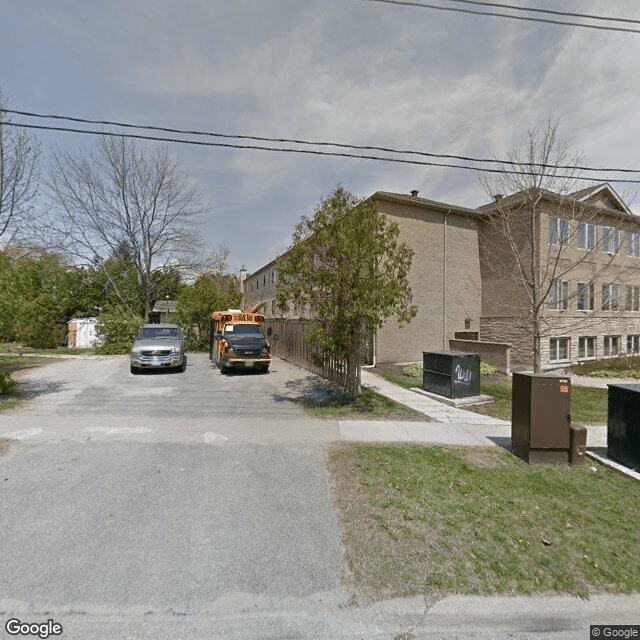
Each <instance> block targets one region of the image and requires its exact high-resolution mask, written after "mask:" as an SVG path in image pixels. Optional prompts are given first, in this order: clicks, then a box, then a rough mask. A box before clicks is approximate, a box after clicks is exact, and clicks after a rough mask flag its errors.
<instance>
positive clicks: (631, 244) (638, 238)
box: [627, 231, 640, 258]
mask: <svg viewBox="0 0 640 640" xmlns="http://www.w3.org/2000/svg"><path fill="white" fill-rule="evenodd" d="M627 255H628V256H629V257H630V258H640V233H638V232H637V231H627Z"/></svg>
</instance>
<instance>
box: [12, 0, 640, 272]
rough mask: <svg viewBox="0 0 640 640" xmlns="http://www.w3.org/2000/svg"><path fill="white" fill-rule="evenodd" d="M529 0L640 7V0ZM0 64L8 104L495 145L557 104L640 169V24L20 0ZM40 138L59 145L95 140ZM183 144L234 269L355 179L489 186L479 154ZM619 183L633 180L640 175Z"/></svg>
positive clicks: (132, 118)
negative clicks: (476, 161) (605, 26)
mask: <svg viewBox="0 0 640 640" xmlns="http://www.w3.org/2000/svg"><path fill="white" fill-rule="evenodd" d="M514 3H517V4H519V5H520V6H523V7H532V6H533V7H538V8H542V9H553V10H556V11H558V10H560V11H569V12H579V13H587V14H597V15H606V16H618V17H626V18H634V19H638V20H640V4H639V3H638V2H637V0H617V1H616V2H615V3H613V2H611V1H610V0H609V1H606V0H601V1H591V0H512V2H510V4H514ZM429 4H434V5H439V6H446V7H455V8H469V9H482V8H481V7H477V6H470V5H463V4H460V3H457V2H455V1H453V0H432V1H430V2H429ZM485 10H493V11H500V10H499V9H487V8H485ZM503 12H504V11H503ZM512 13H514V12H513V11H512ZM519 15H523V14H522V13H520V14H519ZM529 15H534V14H529ZM538 17H540V14H538ZM573 20H574V21H575V20H576V19H575V18H574V19H573ZM581 21H583V22H584V20H581ZM619 26H624V25H619ZM626 26H631V27H632V28H638V29H640V24H637V25H626ZM0 61H2V63H1V69H2V71H1V72H0V90H1V91H2V93H3V94H4V98H5V100H6V102H7V103H8V104H7V106H8V107H9V108H12V109H16V110H22V111H29V112H35V113H48V114H60V115H71V116H76V117H81V118H87V119H95V120H114V121H121V122H129V123H135V124H150V125H155V126H161V127H170V128H177V129H190V130H199V131H210V132H218V133H226V134H242V135H253V136H262V137H273V138H296V139H304V140H310V141H330V142H339V143H346V144H352V145H371V146H383V147H390V148H394V149H411V150H416V151H426V152H431V153H439V154H456V155H465V156H472V157H485V158H486V157H494V156H499V157H505V156H506V154H507V153H508V152H509V151H510V150H511V149H513V148H515V147H517V146H519V145H521V144H522V143H523V142H524V140H525V138H526V134H527V130H528V129H531V128H534V127H537V128H544V127H545V125H546V123H547V121H548V119H549V117H554V118H557V119H559V122H560V138H561V139H562V141H564V142H565V143H567V144H568V146H569V147H570V148H571V149H572V150H574V151H576V152H580V153H582V154H583V155H584V163H585V165H587V166H596V167H630V168H638V167H640V158H639V157H638V148H640V118H639V117H638V114H639V112H640V107H639V104H640V91H639V88H640V33H639V34H627V33H620V32H613V31H596V30H592V29H585V28H577V27H567V26H555V25H551V24H543V23H536V22H525V21H517V20H508V19H504V18H499V17H487V16H478V15H470V14H463V13H459V12H449V11H437V10H432V9H422V8H418V7H413V6H400V5H392V4H387V3H381V2H369V1H363V0H136V1H135V2H131V0H109V2H101V1H98V0H56V1H55V2H51V0H22V1H21V2H11V1H9V0H7V1H5V2H3V3H2V19H1V21H0ZM13 119H14V121H16V122H17V121H24V122H30V123H35V122H34V121H33V120H31V119H24V118H23V119H20V118H19V117H18V116H14V117H13ZM41 123H42V122H41ZM58 124H61V123H58ZM62 124H64V123H62ZM72 126H73V125H72ZM37 136H38V138H39V140H40V141H41V144H42V146H43V148H44V151H45V155H47V154H48V153H49V150H50V149H53V150H77V149H78V148H80V147H89V146H91V145H94V144H95V139H94V138H93V137H91V136H82V135H78V134H69V133H45V132H38V133H37ZM232 142H233V141H232ZM149 144H154V143H149ZM284 146H292V145H284ZM170 150H171V152H172V153H175V154H176V155H177V156H178V157H179V159H180V161H181V162H182V165H183V167H184V168H185V169H186V170H187V171H188V172H189V174H190V176H191V178H192V180H193V181H194V182H195V183H197V185H198V186H199V188H200V191H201V194H202V199H203V205H204V206H205V208H206V210H207V217H206V223H205V225H204V231H205V234H206V237H207V238H208V240H209V241H210V242H211V244H212V245H217V244H219V243H222V244H224V245H226V246H228V247H229V248H230V249H231V252H232V253H231V260H230V266H231V268H232V270H234V271H236V270H238V269H239V268H240V267H241V266H242V265H243V264H244V265H246V267H247V269H248V270H249V271H250V272H251V271H253V270H255V269H257V268H259V267H260V266H262V265H263V264H264V263H266V262H268V261H269V260H271V259H273V258H274V257H276V256H277V255H278V254H279V253H280V252H281V251H282V250H283V249H284V248H286V246H287V244H288V242H289V239H290V237H291V233H292V231H293V227H294V225H295V223H296V222H297V221H298V220H299V219H300V216H301V215H303V214H310V213H312V211H313V207H314V206H315V204H317V202H318V201H319V200H320V198H321V197H322V196H323V195H325V194H327V193H329V192H330V191H331V190H332V189H333V188H334V187H335V186H336V184H338V183H342V184H344V185H345V186H346V187H347V188H348V189H349V190H350V191H352V192H354V193H355V194H357V195H360V196H366V195H370V194H371V193H373V192H375V191H377V190H385V191H395V192H401V193H408V192H409V191H410V190H412V189H418V190H419V191H420V195H421V196H423V197H425V198H429V199H434V200H440V201H444V202H449V203H453V204H457V205H462V206H467V207H477V206H479V205H481V204H484V203H485V202H486V201H487V195H486V194H485V193H484V191H483V189H482V187H481V185H480V183H479V181H478V177H477V175H476V174H475V173H474V172H472V171H464V170H457V169H451V168H441V167H428V166H418V165H410V164H398V163H389V162H376V161H372V160H361V159H360V160H356V159H351V158H338V157H321V156H314V155H303V154H293V153H275V152H267V151H258V150H239V149H224V148H216V147H196V146H187V145H180V144H173V145H171V147H170ZM325 150H326V149H325ZM336 150H339V149H336ZM374 155H376V154H374ZM377 155H380V154H377ZM387 155H388V154H387ZM606 177H608V176H606ZM627 177H629V176H627ZM635 177H638V178H640V174H637V175H636V176H635ZM612 184H613V185H614V187H615V188H616V190H617V191H618V193H620V194H621V195H623V196H625V197H629V198H631V197H632V193H633V192H635V190H636V188H635V186H634V185H624V184H620V183H615V182H614V183H612ZM583 186H586V185H583ZM631 206H632V209H634V210H638V206H637V205H636V204H634V203H631Z"/></svg>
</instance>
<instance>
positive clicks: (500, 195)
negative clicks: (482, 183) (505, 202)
mask: <svg viewBox="0 0 640 640" xmlns="http://www.w3.org/2000/svg"><path fill="white" fill-rule="evenodd" d="M498 200H502V194H501V193H496V195H495V196H493V201H494V202H498Z"/></svg>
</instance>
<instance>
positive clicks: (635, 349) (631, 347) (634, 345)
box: [627, 335, 640, 353]
mask: <svg viewBox="0 0 640 640" xmlns="http://www.w3.org/2000/svg"><path fill="white" fill-rule="evenodd" d="M627 353H640V335H632V336H627Z"/></svg>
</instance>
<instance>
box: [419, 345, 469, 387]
mask: <svg viewBox="0 0 640 640" xmlns="http://www.w3.org/2000/svg"><path fill="white" fill-rule="evenodd" d="M422 388H423V389H424V390H425V391H429V392H430V393H435V394H437V395H439V396H444V397H445V398H468V397H470V396H477V395H480V356H479V355H478V354H477V353H465V352H463V351H423V352H422Z"/></svg>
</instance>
